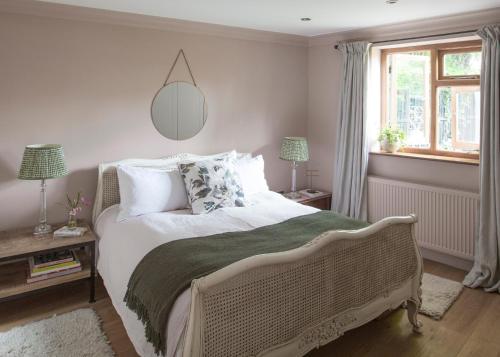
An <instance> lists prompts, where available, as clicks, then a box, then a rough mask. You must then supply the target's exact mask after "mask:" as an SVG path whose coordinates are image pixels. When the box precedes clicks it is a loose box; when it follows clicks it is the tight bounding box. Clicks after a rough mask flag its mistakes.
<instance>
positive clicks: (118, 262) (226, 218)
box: [95, 191, 318, 357]
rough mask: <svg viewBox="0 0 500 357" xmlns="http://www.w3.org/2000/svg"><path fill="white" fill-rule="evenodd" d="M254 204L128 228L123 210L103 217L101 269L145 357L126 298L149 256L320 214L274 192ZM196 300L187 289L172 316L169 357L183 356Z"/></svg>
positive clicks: (148, 218)
mask: <svg viewBox="0 0 500 357" xmlns="http://www.w3.org/2000/svg"><path fill="white" fill-rule="evenodd" d="M249 201H250V206H248V207H234V208H233V207H231V208H223V209H219V210H217V211H214V212H212V213H210V214H206V215H192V214H190V212H189V211H188V210H181V211H172V212H164V213H152V214H148V215H144V216H139V217H134V218H131V219H129V220H127V221H123V222H116V217H117V215H118V212H119V207H118V205H115V206H112V207H109V208H107V209H106V210H104V211H103V212H102V213H101V215H100V216H99V218H98V219H97V221H96V224H95V230H96V233H97V235H98V237H99V244H98V261H97V269H98V271H99V274H100V275H101V277H102V279H103V281H104V285H105V286H106V289H107V291H108V293H109V296H110V297H111V301H112V303H113V305H114V307H115V309H116V311H117V312H118V314H119V315H120V317H121V319H122V321H123V324H124V325H125V329H126V330H127V333H128V335H129V337H130V340H131V341H132V343H133V345H134V347H135V349H136V351H137V353H139V355H141V356H143V357H146V356H148V357H149V356H156V354H155V353H154V348H153V346H152V344H150V343H149V342H147V340H146V337H145V334H144V326H143V324H142V322H140V321H139V320H138V319H137V315H136V314H135V313H134V312H133V311H131V310H129V309H128V308H127V306H126V305H125V303H124V302H123V297H124V295H125V291H126V287H127V283H128V281H129V278H130V276H131V275H132V272H133V271H134V268H135V267H136V266H137V264H138V263H139V262H140V260H141V259H142V258H143V257H144V256H145V255H146V254H147V253H148V252H149V251H151V250H152V249H153V248H155V247H157V246H159V245H160V244H163V243H166V242H169V241H173V240H177V239H184V238H192V237H200V236H206V235H211V234H217V233H224V232H235V231H245V230H251V229H254V228H258V227H261V226H266V225H270V224H275V223H279V222H282V221H284V220H287V219H289V218H292V217H297V216H301V215H305V214H310V213H314V212H316V211H318V210H317V209H316V208H312V207H308V206H304V205H301V204H298V203H295V202H293V201H291V200H288V199H286V198H284V197H283V196H281V195H280V194H278V193H275V192H271V191H268V192H263V193H258V194H255V195H253V196H252V197H250V198H249ZM190 300H191V294H190V289H187V290H186V291H184V292H183V293H182V294H181V295H180V296H179V297H178V298H177V300H176V302H175V304H174V306H173V308H172V311H171V312H170V315H169V318H168V324H167V331H165V333H166V334H167V350H166V351H165V356H166V357H174V356H175V357H178V356H181V355H182V347H183V332H184V329H185V328H186V325H187V319H188V315H189V306H190Z"/></svg>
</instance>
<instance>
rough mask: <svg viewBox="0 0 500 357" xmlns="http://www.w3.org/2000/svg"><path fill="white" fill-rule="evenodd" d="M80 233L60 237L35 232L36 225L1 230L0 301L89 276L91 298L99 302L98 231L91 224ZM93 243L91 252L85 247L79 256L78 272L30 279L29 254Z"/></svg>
mask: <svg viewBox="0 0 500 357" xmlns="http://www.w3.org/2000/svg"><path fill="white" fill-rule="evenodd" d="M84 226H85V227H87V232H86V233H85V234H84V235H83V236H80V237H66V238H56V237H54V236H53V235H52V233H51V234H49V235H46V236H36V237H35V236H33V233H32V232H33V230H32V228H29V229H20V230H15V231H10V232H0V302H1V301H6V300H11V299H15V298H19V297H22V296H26V295H29V294H33V293H35V292H39V291H43V290H46V289H49V288H52V287H55V286H60V285H62V284H67V283H72V282H75V281H79V280H83V279H87V280H88V281H89V285H90V288H89V289H90V296H89V302H91V303H93V302H95V274H96V273H95V241H96V238H95V235H94V232H93V231H92V230H91V229H90V227H89V226H88V225H87V224H85V225H84ZM82 247H89V250H90V256H89V254H87V253H86V252H84V251H83V250H81V251H79V252H78V253H79V254H78V257H79V259H80V262H81V264H82V270H81V271H79V272H76V273H72V274H68V275H63V276H59V277H53V278H50V279H47V280H42V281H38V282H34V283H27V282H26V278H27V272H28V268H29V266H28V262H27V259H26V258H28V257H31V256H33V255H38V254H45V253H50V252H54V251H60V250H65V249H78V248H82Z"/></svg>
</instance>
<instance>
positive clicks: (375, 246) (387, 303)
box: [183, 216, 422, 357]
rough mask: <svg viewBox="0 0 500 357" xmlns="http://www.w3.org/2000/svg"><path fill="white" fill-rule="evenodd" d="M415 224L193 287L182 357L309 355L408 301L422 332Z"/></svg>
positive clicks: (400, 220)
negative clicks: (350, 330)
mask: <svg viewBox="0 0 500 357" xmlns="http://www.w3.org/2000/svg"><path fill="white" fill-rule="evenodd" d="M415 222H416V218H415V217H413V216H409V217H392V218H387V219H384V220H382V221H380V222H377V223H375V224H373V225H371V226H370V227H367V228H364V229H361V230H358V231H335V232H326V233H324V234H322V235H321V236H319V237H317V238H316V239H315V240H313V241H312V242H310V243H309V244H307V245H305V246H303V247H300V248H298V249H294V250H291V251H287V252H282V253H274V254H266V255H260V256H254V257H251V258H247V259H244V260H242V261H239V262H237V263H234V264H232V265H230V266H228V267H226V268H224V269H221V270H219V271H217V272H215V273H213V274H210V275H208V276H206V277H204V278H201V279H197V280H195V281H193V284H192V303H191V312H190V318H189V323H188V329H187V331H186V335H185V344H184V354H183V356H184V357H193V356H207V357H209V356H214V357H223V356H231V357H232V356H287V357H289V356H303V355H305V354H306V353H307V352H308V351H310V350H312V349H313V348H317V347H319V346H321V345H324V344H326V343H328V342H330V341H332V340H334V339H336V338H338V337H339V336H341V335H342V334H343V333H344V332H345V331H347V330H349V329H352V328H355V327H357V326H360V325H362V324H364V323H366V322H368V321H370V320H372V319H373V318H375V317H377V316H378V315H379V314H381V313H383V312H384V311H385V310H387V309H390V308H396V307H397V306H399V305H401V303H403V302H405V301H408V302H409V303H410V307H409V309H408V311H409V317H410V322H411V323H412V324H413V325H414V326H415V327H418V321H417V320H416V310H417V307H418V306H419V305H420V283H421V275H422V259H421V256H420V253H419V251H418V248H417V245H416V241H415V237H414V227H413V224H414V223H415Z"/></svg>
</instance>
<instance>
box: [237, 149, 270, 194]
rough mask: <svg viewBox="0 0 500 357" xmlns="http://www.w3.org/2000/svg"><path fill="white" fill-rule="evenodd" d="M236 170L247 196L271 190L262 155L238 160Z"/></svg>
mask: <svg viewBox="0 0 500 357" xmlns="http://www.w3.org/2000/svg"><path fill="white" fill-rule="evenodd" d="M236 172H237V173H238V175H239V176H240V179H241V185H242V188H243V192H244V193H245V196H250V195H253V194H255V193H259V192H265V191H269V186H268V185H267V181H266V176H265V174H264V158H263V157H262V155H259V156H256V157H254V158H243V159H240V160H238V161H236Z"/></svg>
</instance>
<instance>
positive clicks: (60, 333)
mask: <svg viewBox="0 0 500 357" xmlns="http://www.w3.org/2000/svg"><path fill="white" fill-rule="evenodd" d="M0 356H2V357H41V356H51V357H91V356H92V357H108V356H109V357H110V356H114V353H113V350H112V349H111V346H110V345H109V343H108V340H107V338H106V336H105V335H104V332H103V331H102V329H101V324H100V321H99V317H98V316H97V314H96V313H95V311H94V310H93V309H89V308H85V309H78V310H75V311H72V312H68V313H66V314H62V315H56V316H52V317H50V318H48V319H45V320H41V321H36V322H32V323H29V324H27V325H24V326H19V327H15V328H13V329H12V330H10V331H7V332H1V333H0Z"/></svg>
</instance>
